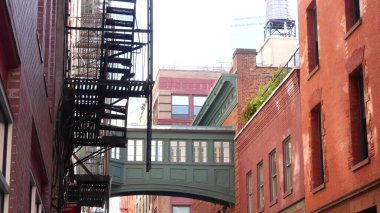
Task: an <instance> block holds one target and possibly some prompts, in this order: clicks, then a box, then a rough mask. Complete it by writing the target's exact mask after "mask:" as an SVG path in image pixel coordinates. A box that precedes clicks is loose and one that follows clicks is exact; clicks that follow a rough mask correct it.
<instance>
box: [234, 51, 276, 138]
mask: <svg viewBox="0 0 380 213" xmlns="http://www.w3.org/2000/svg"><path fill="white" fill-rule="evenodd" d="M256 55H257V52H256V50H255V49H236V51H235V52H234V54H233V64H232V67H231V69H230V73H236V74H237V75H238V78H237V86H236V87H237V99H238V100H237V102H238V105H237V115H238V116H237V122H236V131H239V130H240V129H241V128H242V127H243V126H244V122H243V121H242V119H241V117H240V116H241V115H242V111H243V109H244V106H245V104H246V103H247V101H248V99H249V98H251V97H252V96H255V95H256V93H257V91H258V89H259V87H260V86H261V85H264V84H266V83H267V82H268V81H269V80H270V79H271V78H272V73H273V72H274V71H275V70H277V68H272V67H258V66H257V64H256Z"/></svg>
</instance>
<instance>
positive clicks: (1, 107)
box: [0, 82, 13, 212]
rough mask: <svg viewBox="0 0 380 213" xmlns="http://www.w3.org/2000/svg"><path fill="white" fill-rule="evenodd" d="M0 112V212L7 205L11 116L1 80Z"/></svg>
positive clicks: (11, 132)
mask: <svg viewBox="0 0 380 213" xmlns="http://www.w3.org/2000/svg"><path fill="white" fill-rule="evenodd" d="M0 114H1V117H2V120H3V121H2V123H3V124H4V128H3V131H2V132H0V168H1V172H0V191H1V194H2V196H0V199H2V201H1V203H2V205H0V212H4V211H5V209H7V208H8V206H9V191H10V186H9V185H10V174H11V173H10V171H11V154H12V136H13V116H12V111H11V108H10V105H9V103H8V98H7V95H6V92H5V89H4V86H3V84H2V82H0ZM0 122H1V121H0Z"/></svg>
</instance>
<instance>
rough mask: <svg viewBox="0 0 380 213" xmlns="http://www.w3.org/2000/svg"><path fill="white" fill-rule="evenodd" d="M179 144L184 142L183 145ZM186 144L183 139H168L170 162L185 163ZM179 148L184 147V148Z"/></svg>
mask: <svg viewBox="0 0 380 213" xmlns="http://www.w3.org/2000/svg"><path fill="white" fill-rule="evenodd" d="M181 144H184V146H180V145H181ZM186 146H187V143H186V141H185V140H170V162H173V163H185V162H186V161H187V154H186V152H187V151H186V150H187V148H186ZM181 148H184V150H182V149H181Z"/></svg>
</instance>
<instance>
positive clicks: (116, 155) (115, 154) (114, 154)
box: [110, 147, 120, 160]
mask: <svg viewBox="0 0 380 213" xmlns="http://www.w3.org/2000/svg"><path fill="white" fill-rule="evenodd" d="M110 157H111V158H112V159H115V160H120V147H114V148H112V149H111V155H110Z"/></svg>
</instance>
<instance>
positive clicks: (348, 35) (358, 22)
mask: <svg viewBox="0 0 380 213" xmlns="http://www.w3.org/2000/svg"><path fill="white" fill-rule="evenodd" d="M361 23H362V19H361V18H360V19H359V20H358V21H357V22H356V23H355V24H354V25H352V27H351V28H350V29H349V30H348V31H347V33H346V35H345V36H344V40H347V39H348V37H350V35H351V34H352V33H354V32H355V31H356V29H357V28H358V27H359V26H360V25H361Z"/></svg>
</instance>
